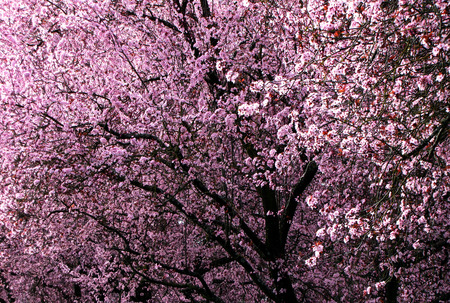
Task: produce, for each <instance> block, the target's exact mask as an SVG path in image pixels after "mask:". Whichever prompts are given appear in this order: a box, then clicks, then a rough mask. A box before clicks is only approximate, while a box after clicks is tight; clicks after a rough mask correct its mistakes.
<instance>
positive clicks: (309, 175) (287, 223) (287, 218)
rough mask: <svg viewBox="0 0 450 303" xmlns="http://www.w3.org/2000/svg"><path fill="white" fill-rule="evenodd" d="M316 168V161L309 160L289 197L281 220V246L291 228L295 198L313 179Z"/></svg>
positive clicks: (296, 202)
mask: <svg viewBox="0 0 450 303" xmlns="http://www.w3.org/2000/svg"><path fill="white" fill-rule="evenodd" d="M317 169H318V167H317V164H316V162H314V161H311V162H309V163H308V165H307V166H306V169H305V172H304V174H303V176H302V177H301V179H300V181H299V182H298V183H297V185H296V186H295V188H294V190H293V192H292V194H291V196H290V198H289V201H288V203H287V205H286V209H285V210H284V214H283V219H282V222H281V245H282V246H283V247H284V246H285V245H286V239H287V235H288V233H289V229H290V228H291V224H292V219H293V218H294V215H295V211H296V210H297V205H298V201H297V198H298V197H299V196H300V195H301V194H302V193H303V192H304V191H305V189H306V188H307V187H308V185H309V184H310V183H311V181H312V180H313V178H314V176H315V175H316V173H317Z"/></svg>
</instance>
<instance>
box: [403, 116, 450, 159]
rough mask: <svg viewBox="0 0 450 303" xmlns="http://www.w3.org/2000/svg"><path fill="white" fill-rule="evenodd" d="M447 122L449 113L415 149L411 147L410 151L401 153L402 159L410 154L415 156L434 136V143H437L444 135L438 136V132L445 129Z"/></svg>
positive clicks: (409, 156) (449, 118)
mask: <svg viewBox="0 0 450 303" xmlns="http://www.w3.org/2000/svg"><path fill="white" fill-rule="evenodd" d="M449 122H450V115H449V116H447V118H446V119H444V120H443V121H442V122H441V124H440V125H439V126H438V127H436V129H435V130H434V131H433V132H432V133H431V135H429V136H428V137H427V138H425V139H424V140H423V141H422V142H421V143H420V144H419V145H418V146H417V147H416V148H415V149H413V150H412V151H410V152H409V153H407V154H406V155H403V154H402V155H401V157H402V158H403V159H409V158H411V157H412V156H416V155H417V154H419V153H420V151H421V150H422V149H424V148H425V147H426V146H427V145H428V143H430V141H431V140H432V139H433V138H434V137H436V142H435V144H436V143H438V141H439V139H440V138H445V137H443V136H440V134H441V131H443V130H444V131H445V130H446V129H447V128H448V124H449ZM441 140H442V139H441Z"/></svg>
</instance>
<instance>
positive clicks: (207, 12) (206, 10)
mask: <svg viewBox="0 0 450 303" xmlns="http://www.w3.org/2000/svg"><path fill="white" fill-rule="evenodd" d="M200 4H201V5H202V16H203V17H205V18H206V17H210V16H211V11H210V9H209V4H208V0H200Z"/></svg>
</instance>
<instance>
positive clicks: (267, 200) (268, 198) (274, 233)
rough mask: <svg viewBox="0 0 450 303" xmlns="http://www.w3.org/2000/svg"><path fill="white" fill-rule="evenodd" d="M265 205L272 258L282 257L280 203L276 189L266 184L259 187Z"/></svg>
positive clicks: (267, 245)
mask: <svg viewBox="0 0 450 303" xmlns="http://www.w3.org/2000/svg"><path fill="white" fill-rule="evenodd" d="M257 191H258V194H259V196H260V197H261V199H262V202H263V207H264V219H265V222H266V247H267V249H268V250H269V251H270V252H271V257H272V258H274V257H275V258H277V257H281V256H282V255H283V252H284V249H283V247H282V246H281V242H280V225H279V223H280V222H279V218H278V204H277V200H276V197H275V191H274V190H273V189H271V188H270V187H269V185H265V186H263V187H260V188H258V189H257Z"/></svg>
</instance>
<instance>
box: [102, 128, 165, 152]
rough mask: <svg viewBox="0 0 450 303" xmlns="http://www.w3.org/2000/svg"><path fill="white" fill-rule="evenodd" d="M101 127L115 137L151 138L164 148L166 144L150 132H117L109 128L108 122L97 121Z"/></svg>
mask: <svg viewBox="0 0 450 303" xmlns="http://www.w3.org/2000/svg"><path fill="white" fill-rule="evenodd" d="M98 125H99V126H100V127H101V128H103V129H104V130H105V131H106V132H107V133H109V134H111V135H113V136H115V137H116V138H117V139H132V138H135V139H146V140H153V141H156V142H158V144H159V145H160V146H161V147H164V148H166V147H167V146H166V145H165V144H164V142H162V141H161V140H160V139H159V138H158V137H156V136H154V135H151V134H142V133H136V132H133V133H119V132H117V131H115V130H112V129H110V128H109V126H108V124H106V123H99V124H98Z"/></svg>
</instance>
